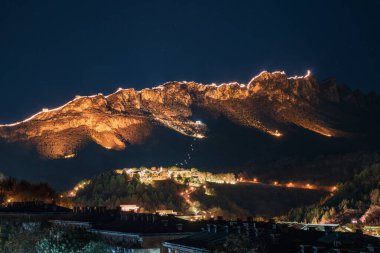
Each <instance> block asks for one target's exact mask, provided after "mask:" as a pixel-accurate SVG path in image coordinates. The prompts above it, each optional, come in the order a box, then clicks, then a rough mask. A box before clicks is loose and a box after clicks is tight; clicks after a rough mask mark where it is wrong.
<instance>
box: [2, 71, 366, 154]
mask: <svg viewBox="0 0 380 253" xmlns="http://www.w3.org/2000/svg"><path fill="white" fill-rule="evenodd" d="M346 96H347V95H346ZM351 97H352V96H351ZM342 100H346V101H348V99H347V98H345V97H343V96H342V95H341V92H339V90H338V88H337V87H336V86H334V85H331V84H330V85H329V86H320V85H318V83H317V81H316V80H315V79H314V78H313V77H312V76H311V75H310V73H308V75H306V76H304V77H291V78H289V77H287V76H286V75H285V73H283V72H273V73H268V72H262V73H261V74H260V75H258V76H256V77H254V78H253V79H252V80H251V81H250V82H249V83H248V84H247V85H240V84H238V83H229V84H221V85H219V86H217V85H214V84H212V85H202V84H197V83H194V82H171V83H166V84H164V85H161V86H158V87H155V88H152V89H143V90H141V91H136V90H134V89H120V90H118V91H117V92H115V93H113V94H111V95H108V96H103V95H102V94H98V95H95V96H86V97H79V96H78V97H76V98H75V99H74V100H72V101H70V102H68V103H67V104H65V105H63V106H61V107H59V108H56V109H53V110H48V109H44V110H43V111H42V112H39V113H37V114H35V115H33V116H32V117H30V118H29V119H26V120H24V121H21V122H18V123H14V124H9V125H2V126H0V137H1V139H3V140H5V141H7V142H17V141H21V142H27V143H30V144H31V145H32V146H35V147H36V148H37V150H38V152H39V153H40V154H41V155H42V156H45V157H48V158H59V157H68V158H69V157H72V156H74V154H75V152H76V151H77V150H78V148H79V147H80V146H81V145H83V144H84V143H86V142H88V141H91V142H95V143H97V144H99V145H100V146H102V147H104V148H107V149H114V150H121V149H124V148H125V147H126V145H135V144H139V143H142V142H144V140H146V139H147V138H148V137H149V136H150V135H151V133H152V128H153V127H154V126H164V127H167V128H169V129H172V130H174V131H177V132H179V133H181V134H183V135H188V136H190V137H194V138H203V137H205V136H206V134H207V132H206V131H207V126H206V125H204V124H203V123H202V122H200V121H197V119H195V118H194V111H195V110H196V109H201V110H203V111H207V114H208V116H211V117H217V116H220V115H222V116H224V117H226V118H227V119H229V120H231V121H233V122H235V123H236V124H238V125H242V126H247V127H250V128H254V129H257V130H259V131H261V132H264V133H266V134H269V135H272V136H275V137H281V136H282V135H283V134H286V129H287V126H288V125H297V126H299V127H301V128H305V129H307V130H309V131H312V132H316V133H318V134H321V135H323V136H327V137H348V136H350V134H352V133H349V132H347V131H346V129H345V127H344V126H343V125H342V123H343V121H344V120H346V119H347V118H351V117H352V116H351V115H344V113H343V112H342V111H339V108H338V107H339V106H338V105H340V104H341V101H342ZM329 107H331V108H329ZM356 120H359V119H356ZM57 140H59V141H57Z"/></svg>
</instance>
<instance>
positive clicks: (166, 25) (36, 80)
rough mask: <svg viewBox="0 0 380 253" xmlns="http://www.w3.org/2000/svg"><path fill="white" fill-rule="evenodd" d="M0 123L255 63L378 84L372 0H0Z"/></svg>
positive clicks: (377, 16) (377, 20) (217, 77)
mask: <svg viewBox="0 0 380 253" xmlns="http://www.w3.org/2000/svg"><path fill="white" fill-rule="evenodd" d="M0 35H1V36H0V85H1V91H2V99H1V100H0V123H9V122H12V121H14V120H20V119H23V118H25V117H27V116H29V115H31V114H33V113H35V112H36V111H39V110H40V109H41V108H42V107H48V108H52V107H55V106H58V105H60V104H62V103H64V102H67V101H68V100H69V99H72V98H73V97H74V96H75V95H77V94H80V95H90V94H96V93H99V92H102V93H105V94H106V93H111V92H113V91H114V90H115V89H116V88H118V87H136V88H143V87H151V86H154V85H157V84H160V83H162V82H166V81H170V80H194V81H198V82H204V83H209V82H223V81H234V80H236V81H239V82H247V81H248V80H249V79H250V78H251V77H252V76H254V75H256V74H257V73H259V72H260V71H262V70H264V69H266V70H271V71H272V70H285V71H286V72H287V73H288V74H289V75H296V74H298V75H302V74H304V73H305V72H306V70H307V69H311V70H312V72H313V73H314V74H315V75H316V76H317V78H319V79H324V78H328V77H332V76H334V77H336V78H337V80H338V82H340V83H345V84H347V85H348V86H350V87H352V88H354V89H356V88H360V89H362V90H364V91H371V90H374V91H377V92H379V91H380V75H379V67H380V1H379V0H374V1H369V0H368V1H356V0H355V1H343V0H342V1H332V0H326V1H322V0H318V1H236V0H235V1H233V0H231V1H224V0H217V1H206V0H199V1H179V0H177V1H142V0H136V1H127V0H124V1H96V0H92V1H68V0H65V1H47V0H46V1H37V0H34V1H24V0H2V1H0Z"/></svg>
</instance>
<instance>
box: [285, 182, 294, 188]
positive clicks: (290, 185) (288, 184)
mask: <svg viewBox="0 0 380 253" xmlns="http://www.w3.org/2000/svg"><path fill="white" fill-rule="evenodd" d="M286 187H294V184H293V183H292V182H289V183H287V184H286Z"/></svg>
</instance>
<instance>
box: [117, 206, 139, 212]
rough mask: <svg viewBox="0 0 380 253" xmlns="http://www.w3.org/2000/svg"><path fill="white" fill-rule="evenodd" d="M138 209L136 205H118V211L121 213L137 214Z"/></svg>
mask: <svg viewBox="0 0 380 253" xmlns="http://www.w3.org/2000/svg"><path fill="white" fill-rule="evenodd" d="M139 208H140V207H139V206H137V205H120V209H121V211H123V212H137V211H138V210H139Z"/></svg>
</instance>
